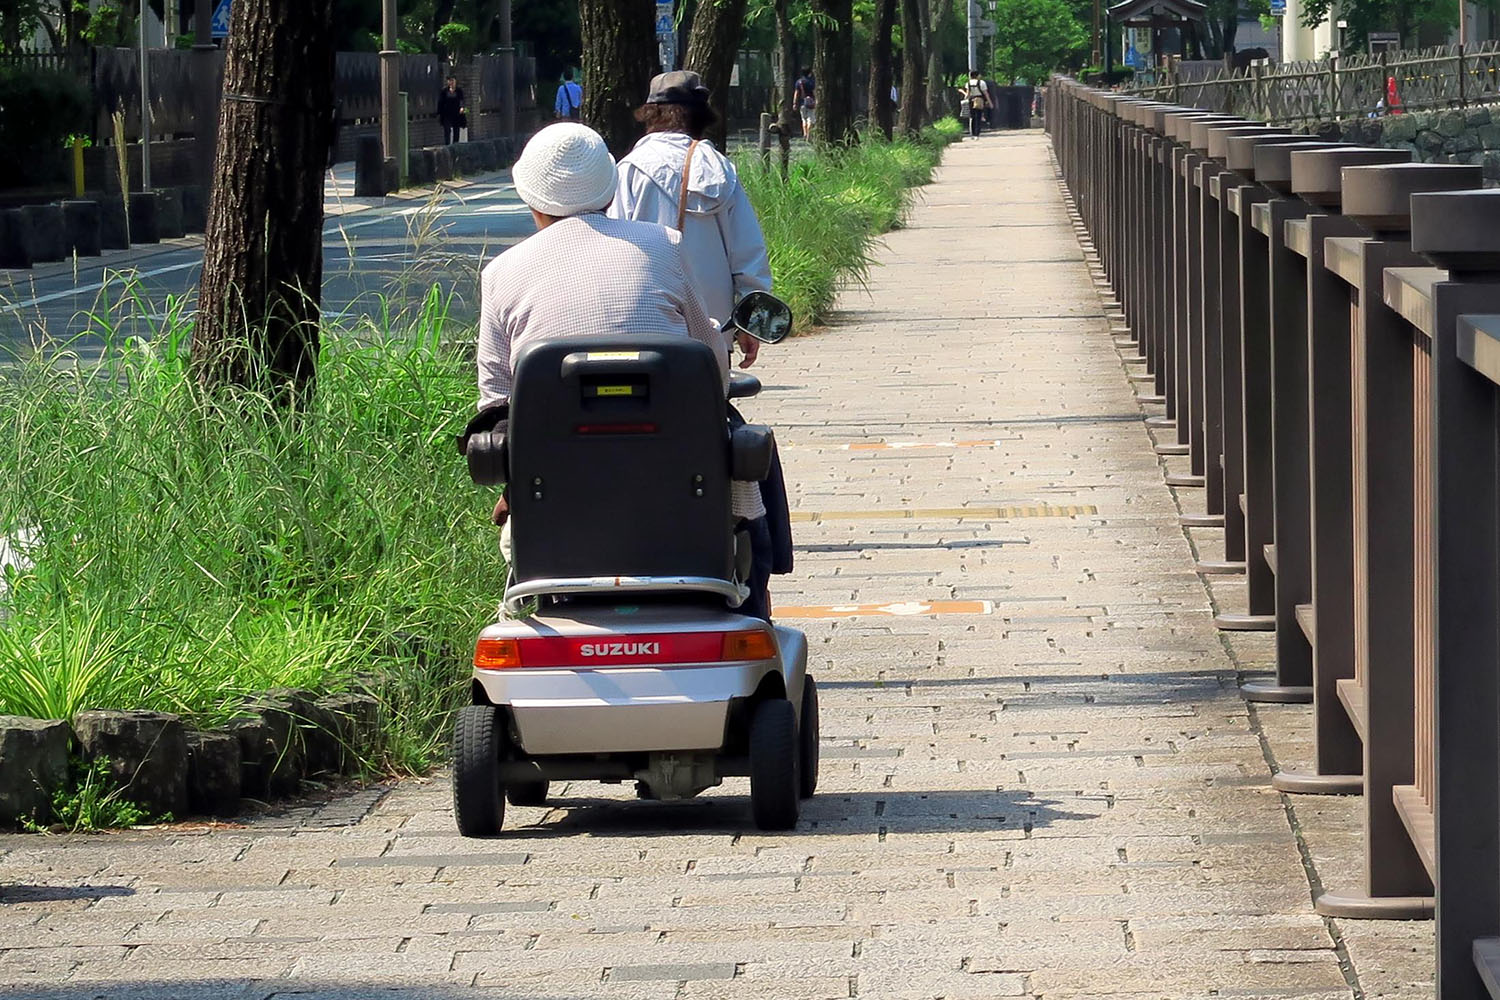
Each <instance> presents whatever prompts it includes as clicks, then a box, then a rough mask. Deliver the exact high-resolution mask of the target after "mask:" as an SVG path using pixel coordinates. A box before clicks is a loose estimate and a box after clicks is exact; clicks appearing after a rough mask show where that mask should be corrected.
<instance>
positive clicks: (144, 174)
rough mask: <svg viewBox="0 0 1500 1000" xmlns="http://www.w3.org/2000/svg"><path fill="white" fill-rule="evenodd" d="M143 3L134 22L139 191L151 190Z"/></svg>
mask: <svg viewBox="0 0 1500 1000" xmlns="http://www.w3.org/2000/svg"><path fill="white" fill-rule="evenodd" d="M148 9H149V8H148V7H147V6H146V4H145V3H144V2H143V3H142V4H141V13H140V16H138V17H137V18H136V19H135V20H136V28H137V32H136V35H137V38H138V39H139V41H140V45H141V190H142V191H150V190H151V73H150V66H149V65H148V60H147V58H146V11H147V10H148Z"/></svg>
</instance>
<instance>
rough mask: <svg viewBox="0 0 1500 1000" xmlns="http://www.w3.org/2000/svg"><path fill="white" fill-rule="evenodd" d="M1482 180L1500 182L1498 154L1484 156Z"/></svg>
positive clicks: (1499, 155) (1499, 154)
mask: <svg viewBox="0 0 1500 1000" xmlns="http://www.w3.org/2000/svg"><path fill="white" fill-rule="evenodd" d="M1482 169H1483V171H1484V179H1485V180H1487V181H1500V152H1495V153H1485V154H1484V164H1483V168H1482Z"/></svg>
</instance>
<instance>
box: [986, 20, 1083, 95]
mask: <svg viewBox="0 0 1500 1000" xmlns="http://www.w3.org/2000/svg"><path fill="white" fill-rule="evenodd" d="M990 18H991V20H993V21H994V22H995V37H994V56H993V57H992V59H991V62H990V68H991V72H992V73H994V75H995V76H996V77H997V78H999V79H1001V80H1004V81H1006V82H1009V83H1012V84H1014V83H1018V82H1021V81H1025V82H1027V83H1039V82H1042V81H1044V80H1046V79H1047V76H1048V74H1050V73H1051V72H1052V71H1053V70H1055V69H1057V68H1058V67H1060V66H1063V65H1064V64H1065V63H1066V62H1067V61H1068V59H1069V58H1070V57H1071V56H1072V55H1073V54H1074V52H1075V51H1077V50H1078V49H1081V48H1084V47H1086V46H1087V45H1088V44H1089V33H1088V29H1086V28H1085V27H1084V26H1083V25H1082V24H1080V23H1078V18H1077V17H1076V16H1075V15H1074V13H1073V10H1072V8H1071V7H1069V6H1068V3H1067V0H996V3H995V11H994V13H993V14H991V15H990Z"/></svg>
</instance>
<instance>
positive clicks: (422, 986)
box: [0, 979, 605, 1000]
mask: <svg viewBox="0 0 1500 1000" xmlns="http://www.w3.org/2000/svg"><path fill="white" fill-rule="evenodd" d="M604 988H605V987H604V985H603V984H601V986H600V989H601V991H602V990H603V989H604ZM473 997H484V998H485V1000H521V998H525V1000H587V998H586V997H584V996H583V995H581V994H579V993H578V992H576V990H572V989H565V990H551V989H548V988H547V987H546V986H545V985H543V983H542V982H540V981H537V980H528V984H527V985H525V986H521V985H517V986H515V987H512V988H507V987H504V986H500V987H495V986H484V987H469V986H459V985H450V984H438V983H430V982H411V983H408V984H404V985H392V984H390V983H385V982H383V983H380V984H378V985H376V984H363V983H357V982H356V983H329V982H320V981H315V980H300V979H264V980H257V979H200V980H194V981H191V982H166V981H164V980H160V979H141V980H136V981H123V982H122V981H101V982H87V981H81V982H77V983H58V984H56V985H40V984H36V985H33V984H27V985H25V986H7V985H4V984H0V1000H397V998H400V1000H463V998H473Z"/></svg>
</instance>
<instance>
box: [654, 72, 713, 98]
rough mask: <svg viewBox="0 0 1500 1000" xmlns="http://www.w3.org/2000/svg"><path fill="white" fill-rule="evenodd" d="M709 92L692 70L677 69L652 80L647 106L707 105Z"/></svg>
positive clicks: (657, 75)
mask: <svg viewBox="0 0 1500 1000" xmlns="http://www.w3.org/2000/svg"><path fill="white" fill-rule="evenodd" d="M708 95H709V90H708V88H707V87H705V86H703V80H702V79H701V78H700V77H699V76H698V74H697V73H694V72H692V71H691V70H685V69H675V70H673V71H672V72H670V73H658V74H656V76H654V77H652V78H651V90H650V91H649V92H648V93H647V94H646V103H647V104H707V103H708Z"/></svg>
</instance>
